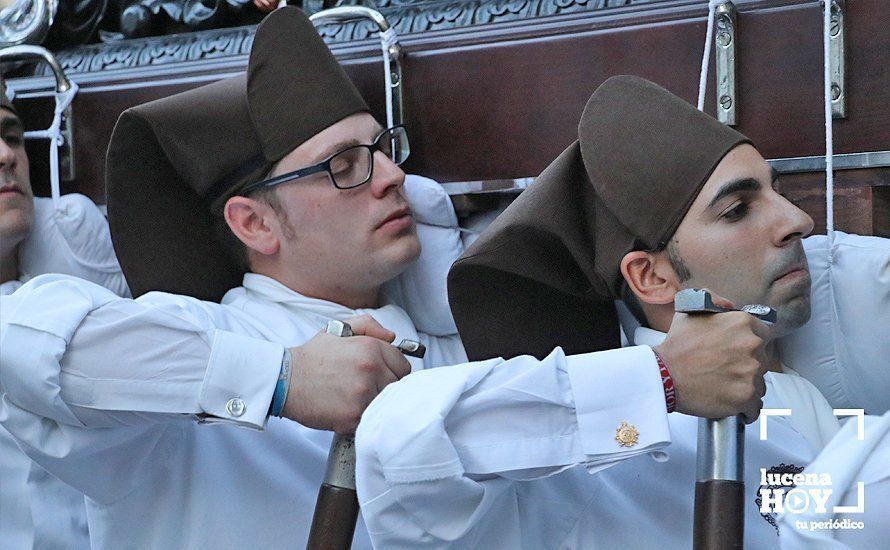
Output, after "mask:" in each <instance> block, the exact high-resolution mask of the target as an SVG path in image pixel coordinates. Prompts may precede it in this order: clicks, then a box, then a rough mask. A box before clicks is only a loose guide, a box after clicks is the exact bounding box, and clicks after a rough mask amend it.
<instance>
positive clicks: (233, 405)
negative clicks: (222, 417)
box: [226, 397, 247, 418]
mask: <svg viewBox="0 0 890 550" xmlns="http://www.w3.org/2000/svg"><path fill="white" fill-rule="evenodd" d="M246 410H247V405H245V404H244V401H242V400H241V398H239V397H233V398H232V399H229V400H228V402H226V412H228V413H229V414H230V415H232V416H234V417H235V418H238V417H239V416H241V415H242V414H244V411H246Z"/></svg>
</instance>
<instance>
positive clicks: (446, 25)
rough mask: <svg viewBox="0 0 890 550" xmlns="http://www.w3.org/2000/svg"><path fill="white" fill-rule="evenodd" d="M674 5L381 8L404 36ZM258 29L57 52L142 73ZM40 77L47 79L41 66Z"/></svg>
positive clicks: (493, 2) (202, 56)
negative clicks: (143, 70)
mask: <svg viewBox="0 0 890 550" xmlns="http://www.w3.org/2000/svg"><path fill="white" fill-rule="evenodd" d="M665 1H668V0H456V1H445V2H443V1H438V0H379V1H378V2H377V5H378V9H379V10H380V12H381V13H383V14H384V15H385V16H386V17H387V19H388V20H389V21H390V24H392V25H393V26H394V27H395V29H396V31H397V32H398V33H399V34H400V35H406V34H414V33H420V32H425V31H437V30H445V29H456V28H461V27H471V26H474V25H487V24H491V23H500V22H504V21H516V20H522V19H532V18H537V17H545V16H550V15H559V14H569V13H578V12H587V11H594V10H604V9H607V8H614V7H622V6H631V5H638V4H654V3H659V2H665ZM254 31H255V27H254V26H248V27H236V28H227V29H214V30H209V31H201V32H195V33H185V34H176V35H168V36H158V37H152V38H143V39H135V40H125V41H120V42H111V43H105V44H91V45H86V46H79V47H75V48H70V49H66V50H61V51H59V52H56V56H57V57H58V59H59V62H60V63H61V64H62V67H63V69H64V70H65V72H66V73H67V74H68V75H76V74H85V73H98V72H102V71H107V70H114V69H138V68H145V67H154V66H158V65H168V64H174V63H183V62H190V61H204V60H209V59H218V58H226V57H233V56H244V55H247V54H248V53H249V51H250V46H251V44H252V43H253V34H254ZM319 33H320V34H321V35H322V37H324V39H325V41H326V42H328V43H330V44H336V43H346V42H351V41H357V40H365V39H368V38H371V37H374V36H375V33H376V29H375V28H374V27H373V26H372V24H371V23H370V22H368V21H356V22H346V23H342V24H329V25H324V26H322V27H320V28H319ZM35 74H37V75H47V74H48V72H47V69H46V68H45V67H42V66H41V67H38V68H37V70H36V73H35Z"/></svg>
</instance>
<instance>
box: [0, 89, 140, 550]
mask: <svg viewBox="0 0 890 550" xmlns="http://www.w3.org/2000/svg"><path fill="white" fill-rule="evenodd" d="M6 92H7V90H6V85H5V83H4V82H3V80H2V78H0V296H5V295H9V294H12V293H13V292H14V291H15V290H17V289H18V288H19V287H21V286H22V285H23V284H24V283H25V282H26V281H28V280H29V279H31V278H33V277H35V276H37V275H40V274H42V273H48V272H62V273H69V274H75V275H77V276H79V277H82V278H85V279H87V280H91V281H93V282H96V283H99V284H104V285H106V286H107V287H108V288H110V289H111V290H114V291H115V292H117V293H120V294H123V295H126V294H127V293H128V291H127V287H126V282H125V281H124V279H123V274H121V272H120V266H118V264H117V260H116V258H115V257H114V250H113V248H112V246H111V236H110V234H109V232H108V224H107V222H106V221H105V218H104V216H103V215H102V213H101V212H100V211H99V209H98V208H97V207H96V205H95V204H93V202H92V201H91V200H90V199H88V198H87V197H84V196H83V195H76V194H70V195H64V196H63V197H62V198H61V200H60V203H61V204H62V205H63V207H64V208H65V211H64V212H63V213H60V214H59V216H58V217H55V216H54V215H53V214H51V212H52V211H53V205H52V200H50V199H47V198H35V197H34V196H33V193H32V190H31V177H30V173H29V164H28V154H27V153H26V152H25V138H24V124H23V122H22V120H21V118H20V117H19V115H18V112H17V111H16V109H15V107H14V106H13V104H12V102H11V101H10V100H9V98H8V97H7V93H6ZM63 239H64V244H65V246H64V247H61V248H53V247H52V245H55V244H61V242H60V241H61V240H63ZM6 313H7V310H6V309H5V308H4V309H3V310H0V319H2V317H5V314H6ZM4 345H6V344H5V342H4ZM0 488H2V490H0V540H2V541H3V542H2V543H0V546H2V547H3V548H4V549H8V550H18V549H25V548H27V549H30V548H71V549H80V548H89V547H90V542H89V533H88V530H87V518H86V508H85V506H84V497H83V494H82V493H80V492H78V491H76V490H74V489H72V488H71V487H70V486H68V485H67V484H65V483H63V482H61V481H59V480H58V479H56V478H55V477H54V476H52V475H50V474H49V473H47V472H46V470H44V469H43V468H41V467H40V466H38V465H37V464H35V463H34V462H32V461H31V459H30V458H28V456H27V455H25V453H23V452H22V451H21V450H20V449H19V447H18V445H16V442H15V440H14V439H13V437H12V436H11V435H10V434H9V432H7V431H6V430H5V429H3V428H0Z"/></svg>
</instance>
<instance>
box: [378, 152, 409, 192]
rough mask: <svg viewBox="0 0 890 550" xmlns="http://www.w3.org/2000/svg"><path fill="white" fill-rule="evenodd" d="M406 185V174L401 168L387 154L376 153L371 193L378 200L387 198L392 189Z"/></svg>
mask: <svg viewBox="0 0 890 550" xmlns="http://www.w3.org/2000/svg"><path fill="white" fill-rule="evenodd" d="M404 183H405V172H403V171H402V169H401V168H399V167H398V166H397V165H396V163H394V162H393V161H392V160H391V159H390V158H389V157H388V156H386V154H385V153H383V152H382V151H376V152H375V153H374V177H373V178H371V193H372V194H373V195H374V197H376V198H381V197H384V196H386V194H387V193H389V192H390V189H392V188H394V187H395V188H399V187H401V186H402V185H403V184H404Z"/></svg>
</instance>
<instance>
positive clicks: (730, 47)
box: [714, 2, 738, 126]
mask: <svg viewBox="0 0 890 550" xmlns="http://www.w3.org/2000/svg"><path fill="white" fill-rule="evenodd" d="M737 13H738V12H737V11H736V9H735V5H734V4H733V3H732V2H724V3H722V4H720V5H719V6H718V7H717V10H716V11H715V13H714V22H715V27H716V28H717V32H716V34H715V35H714V42H715V47H716V49H717V120H719V121H720V122H722V123H723V124H726V125H729V126H735V125H736V124H737V122H736V108H737V106H738V93H737V92H738V90H737V87H736V70H735V54H736V39H737V36H736V28H737V25H736V16H737Z"/></svg>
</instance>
